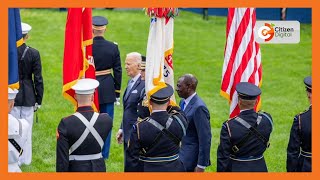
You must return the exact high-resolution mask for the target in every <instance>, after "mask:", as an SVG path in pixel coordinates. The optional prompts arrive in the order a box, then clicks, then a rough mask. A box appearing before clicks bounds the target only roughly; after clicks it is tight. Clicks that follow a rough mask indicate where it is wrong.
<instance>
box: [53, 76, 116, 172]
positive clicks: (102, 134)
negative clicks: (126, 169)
mask: <svg viewBox="0 0 320 180" xmlns="http://www.w3.org/2000/svg"><path fill="white" fill-rule="evenodd" d="M98 86H99V82H98V81H97V80H95V79H81V80H78V82H77V83H76V84H75V85H74V86H72V87H71V88H72V89H73V90H75V93H76V95H75V98H76V100H77V103H78V109H77V111H76V112H75V113H74V114H72V115H71V116H68V117H65V118H63V119H62V120H61V121H60V123H59V126H58V129H57V156H56V157H57V159H56V170H57V172H105V171H106V166H105V162H104V159H103V157H102V153H101V152H102V147H103V145H104V142H105V140H106V139H107V136H108V134H109V132H110V131H111V128H112V119H111V117H110V116H109V115H108V114H106V113H101V114H99V113H96V112H94V111H93V108H92V107H91V105H92V103H93V94H94V91H95V88H97V87H98Z"/></svg>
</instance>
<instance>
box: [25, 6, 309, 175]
mask: <svg viewBox="0 0 320 180" xmlns="http://www.w3.org/2000/svg"><path fill="white" fill-rule="evenodd" d="M66 15H67V13H66V12H59V11H58V9H46V10H43V9H22V10H21V19H22V21H23V22H27V23H29V24H30V25H31V26H32V30H31V32H30V35H31V37H30V39H29V41H28V42H27V44H28V45H29V46H32V47H34V48H36V49H38V50H39V51H40V54H41V60H42V66H43V78H44V84H45V93H44V99H43V104H42V107H41V109H40V110H39V112H38V117H39V123H35V124H34V127H33V160H32V164H31V165H29V166H23V167H22V170H23V171H24V172H54V171H55V154H56V137H55V132H56V128H57V126H58V123H59V122H60V120H61V118H62V117H65V116H67V115H69V114H71V113H73V107H72V105H71V103H70V102H68V101H67V100H65V99H64V98H63V97H62V60H63V52H64V29H65V22H66ZM93 15H102V16H105V17H107V18H108V20H109V25H108V31H107V33H106V35H105V37H106V39H108V40H111V41H116V42H117V43H118V44H119V49H120V53H121V60H122V65H123V72H124V74H123V79H122V81H123V83H122V92H124V90H125V86H126V82H127V80H128V78H127V76H126V74H125V70H124V60H125V56H126V54H127V53H129V52H132V51H137V52H141V53H142V54H145V53H146V46H147V38H148V32H149V25H150V24H149V18H148V17H147V16H146V15H145V14H144V12H143V11H115V10H101V9H99V10H98V9H95V10H93ZM225 23H226V17H214V16H210V17H209V21H204V20H202V15H199V14H193V13H190V12H186V11H180V15H179V16H178V17H177V18H176V20H175V26H174V54H173V58H174V69H175V80H177V79H178V77H179V76H181V75H183V74H185V73H192V74H195V75H196V76H197V78H198V80H199V84H198V89H197V93H198V94H199V95H200V96H201V97H202V99H203V100H204V101H205V102H206V104H207V106H208V108H209V111H210V115H211V120H210V121H211V131H212V145H211V162H212V165H211V166H210V167H208V168H207V171H209V172H215V171H216V150H217V146H218V143H219V134H220V128H221V124H222V123H223V122H224V121H225V120H227V119H228V115H229V106H228V102H227V100H225V99H224V98H223V97H222V96H220V94H219V92H220V83H221V73H222V64H223V53H224V46H225V32H226V30H225V29H226V25H225ZM311 39H312V38H311V25H309V24H308V25H305V24H302V25H301V41H300V43H299V44H290V45H279V44H277V45H271V44H267V45H261V54H262V62H263V84H262V110H264V111H266V112H269V113H270V114H271V115H272V117H273V120H274V132H273V133H272V135H271V146H270V148H269V149H268V150H267V151H266V153H265V157H266V161H267V165H268V169H269V171H271V172H285V171H286V148H287V144H288V138H289V133H290V127H291V124H292V120H293V117H294V115H295V114H297V113H299V112H301V111H303V110H304V109H306V108H307V107H308V101H307V98H306V95H305V89H304V84H303V78H304V77H305V76H307V75H310V74H311V46H312V44H311ZM176 98H177V99H178V96H177V95H176ZM122 111H123V110H122V106H116V107H115V118H114V125H113V131H112V145H111V154H110V159H109V160H107V161H106V164H107V171H109V172H122V171H123V148H122V145H118V144H117V143H116V141H115V134H116V132H117V131H118V128H119V126H120V123H121V120H122Z"/></svg>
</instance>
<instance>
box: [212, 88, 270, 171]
mask: <svg viewBox="0 0 320 180" xmlns="http://www.w3.org/2000/svg"><path fill="white" fill-rule="evenodd" d="M236 91H237V93H238V106H239V108H240V114H239V115H238V116H236V117H235V118H232V119H229V120H228V121H226V122H224V123H223V125H222V129H221V133H220V144H219V147H218V151H217V158H218V159H217V161H218V162H217V172H267V171H268V169H267V165H266V163H265V160H264V157H263V153H264V151H265V150H266V149H267V148H268V147H269V138H270V134H271V132H272V129H273V121H272V118H271V116H270V114H268V113H265V112H258V113H257V112H256V111H255V110H254V106H255V104H256V99H257V97H258V96H259V95H260V94H261V90H260V88H259V87H257V86H256V85H254V84H251V83H248V82H240V83H238V84H237V86H236Z"/></svg>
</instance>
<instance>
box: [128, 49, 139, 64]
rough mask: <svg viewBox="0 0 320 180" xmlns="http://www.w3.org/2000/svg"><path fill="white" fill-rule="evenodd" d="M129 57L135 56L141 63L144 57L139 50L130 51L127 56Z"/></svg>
mask: <svg viewBox="0 0 320 180" xmlns="http://www.w3.org/2000/svg"><path fill="white" fill-rule="evenodd" d="M128 57H131V58H133V59H134V60H135V62H136V63H139V64H141V61H142V58H141V54H140V53H138V52H131V53H128V54H127V57H126V58H128Z"/></svg>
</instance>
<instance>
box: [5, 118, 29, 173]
mask: <svg viewBox="0 0 320 180" xmlns="http://www.w3.org/2000/svg"><path fill="white" fill-rule="evenodd" d="M28 130H29V123H28V121H26V120H25V119H16V118H15V117H13V116H12V115H11V114H8V172H21V169H20V167H19V165H18V161H19V156H21V154H22V153H23V149H22V147H23V145H24V144H25V142H26V141H27V138H26V137H27V134H28Z"/></svg>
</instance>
